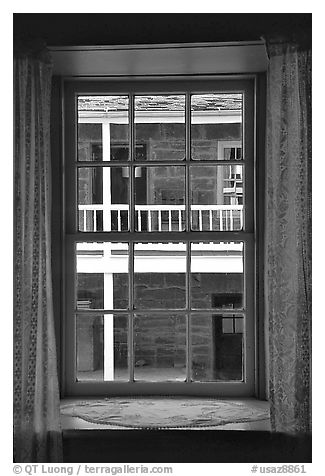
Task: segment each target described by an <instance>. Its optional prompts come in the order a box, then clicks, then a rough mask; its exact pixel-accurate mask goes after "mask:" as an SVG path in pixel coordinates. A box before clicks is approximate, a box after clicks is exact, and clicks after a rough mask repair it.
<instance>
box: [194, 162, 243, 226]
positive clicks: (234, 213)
mask: <svg viewBox="0 0 325 476" xmlns="http://www.w3.org/2000/svg"><path fill="white" fill-rule="evenodd" d="M190 187H191V201H192V204H191V227H192V230H196V231H236V230H241V229H242V228H243V166H241V165H218V166H214V165H211V166H209V165H208V166H192V167H191V168H190Z"/></svg>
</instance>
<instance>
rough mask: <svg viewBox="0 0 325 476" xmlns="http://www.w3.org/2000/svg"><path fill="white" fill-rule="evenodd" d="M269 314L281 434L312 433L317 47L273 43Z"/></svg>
mask: <svg viewBox="0 0 325 476" xmlns="http://www.w3.org/2000/svg"><path fill="white" fill-rule="evenodd" d="M266 43H267V49H268V55H269V67H268V76H267V81H268V86H267V133H266V135H267V138H266V234H265V241H266V276H265V277H266V311H267V312H266V315H267V319H268V330H269V383H270V386H269V392H270V401H271V425H272V429H273V430H274V431H278V432H290V433H309V432H310V431H311V398H310V392H311V382H310V379H311V363H310V359H311V51H310V49H309V47H308V46H305V45H301V44H298V43H297V42H295V41H289V42H286V41H276V40H275V41H274V40H267V41H266Z"/></svg>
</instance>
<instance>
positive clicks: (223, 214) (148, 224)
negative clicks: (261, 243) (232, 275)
mask: <svg viewBox="0 0 325 476" xmlns="http://www.w3.org/2000/svg"><path fill="white" fill-rule="evenodd" d="M191 224H192V229H193V230H198V231H235V230H241V229H242V228H243V205H191ZM135 227H136V230H137V231H149V232H152V231H182V230H184V229H185V205H135ZM79 229H80V231H101V230H104V231H126V230H128V229H129V205H125V204H111V205H110V206H109V207H108V206H106V207H105V208H104V205H100V204H99V205H98V204H96V205H79Z"/></svg>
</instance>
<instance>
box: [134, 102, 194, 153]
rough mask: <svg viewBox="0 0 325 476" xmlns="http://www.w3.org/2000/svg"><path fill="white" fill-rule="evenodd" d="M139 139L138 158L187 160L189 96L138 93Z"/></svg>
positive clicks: (136, 137)
mask: <svg viewBox="0 0 325 476" xmlns="http://www.w3.org/2000/svg"><path fill="white" fill-rule="evenodd" d="M135 142H136V148H137V149H136V154H135V158H136V159H138V160H183V159H184V158H185V96H183V95H177V96H175V95H157V96H136V97H135Z"/></svg>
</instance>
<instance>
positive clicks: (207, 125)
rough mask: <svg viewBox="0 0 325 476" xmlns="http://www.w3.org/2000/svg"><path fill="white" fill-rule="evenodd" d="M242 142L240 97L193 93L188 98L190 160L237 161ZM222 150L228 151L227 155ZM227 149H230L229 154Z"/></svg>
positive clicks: (239, 95) (239, 157)
mask: <svg viewBox="0 0 325 476" xmlns="http://www.w3.org/2000/svg"><path fill="white" fill-rule="evenodd" d="M234 141H236V143H235V144H234ZM241 141H242V95H241V94H195V95H193V96H192V97H191V156H192V159H194V160H240V159H241V158H242V157H241V148H242V144H241ZM225 148H228V150H227V152H226V151H225ZM229 148H232V151H231V152H229Z"/></svg>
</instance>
